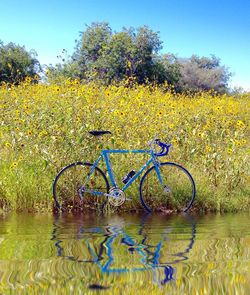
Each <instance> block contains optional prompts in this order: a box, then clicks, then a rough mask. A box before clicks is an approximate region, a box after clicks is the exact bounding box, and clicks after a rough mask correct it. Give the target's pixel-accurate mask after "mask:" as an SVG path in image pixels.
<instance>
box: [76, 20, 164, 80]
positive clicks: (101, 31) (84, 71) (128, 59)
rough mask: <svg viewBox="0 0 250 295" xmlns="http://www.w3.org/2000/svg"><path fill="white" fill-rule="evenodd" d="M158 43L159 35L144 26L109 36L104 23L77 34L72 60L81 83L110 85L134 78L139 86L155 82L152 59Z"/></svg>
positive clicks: (159, 42)
mask: <svg viewBox="0 0 250 295" xmlns="http://www.w3.org/2000/svg"><path fill="white" fill-rule="evenodd" d="M161 43H162V42H161V41H160V39H159V34H158V33H155V32H153V31H152V30H151V29H149V28H148V27H146V26H144V27H140V28H138V29H134V28H129V29H126V28H124V29H123V30H122V31H121V32H113V31H112V29H111V28H110V27H109V25H108V24H107V23H93V24H92V25H91V26H88V27H87V29H86V31H85V32H82V33H81V38H80V41H78V44H77V47H76V51H75V53H74V55H73V59H74V60H75V61H77V63H78V66H79V70H80V78H81V79H84V78H85V79H87V80H100V81H103V82H104V83H105V84H110V83H111V82H112V81H121V80H123V79H125V78H128V77H135V78H136V79H137V81H138V82H139V83H143V82H145V81H148V80H149V81H153V80H154V79H155V75H154V73H155V66H156V65H157V64H156V63H155V62H154V57H155V55H156V54H157V52H158V51H159V50H160V49H161Z"/></svg>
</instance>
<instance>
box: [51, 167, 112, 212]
mask: <svg viewBox="0 0 250 295" xmlns="http://www.w3.org/2000/svg"><path fill="white" fill-rule="evenodd" d="M91 168H92V165H91V164H89V163H81V162H77V163H73V164H71V165H69V166H67V167H65V168H64V169H62V171H61V172H60V173H59V174H58V175H57V177H56V179H55V182H54V185H53V195H54V199H55V201H56V205H57V207H59V208H60V209H61V210H63V211H69V210H70V211H72V210H73V211H82V210H84V209H102V208H103V206H104V205H105V203H106V201H107V197H105V196H104V195H95V194H91V192H90V191H98V192H103V193H107V192H108V190H109V184H108V181H107V178H106V176H105V174H104V173H103V172H102V171H101V170H100V169H99V168H95V169H94V171H93V173H92V174H91V175H90V172H91ZM83 185H84V187H85V188H86V189H87V190H88V192H84V190H83Z"/></svg>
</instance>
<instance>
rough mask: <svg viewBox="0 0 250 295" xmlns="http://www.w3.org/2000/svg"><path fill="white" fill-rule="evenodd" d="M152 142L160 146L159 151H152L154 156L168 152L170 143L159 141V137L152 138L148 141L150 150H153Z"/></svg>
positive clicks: (161, 155)
mask: <svg viewBox="0 0 250 295" xmlns="http://www.w3.org/2000/svg"><path fill="white" fill-rule="evenodd" d="M152 144H157V145H158V146H159V147H160V148H161V151H160V152H159V153H154V155H155V156H156V157H163V156H166V155H167V154H168V153H169V149H170V147H171V145H172V144H167V143H164V142H161V141H160V139H154V140H152V141H150V142H149V146H150V147H151V149H152V150H153V148H152Z"/></svg>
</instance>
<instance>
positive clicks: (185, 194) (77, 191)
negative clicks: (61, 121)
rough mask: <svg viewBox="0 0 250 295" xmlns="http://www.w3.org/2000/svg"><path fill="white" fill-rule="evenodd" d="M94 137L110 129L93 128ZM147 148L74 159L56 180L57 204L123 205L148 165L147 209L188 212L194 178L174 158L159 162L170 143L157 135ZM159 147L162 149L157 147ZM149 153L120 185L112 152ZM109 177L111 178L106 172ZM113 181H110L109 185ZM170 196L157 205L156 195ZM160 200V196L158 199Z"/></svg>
mask: <svg viewBox="0 0 250 295" xmlns="http://www.w3.org/2000/svg"><path fill="white" fill-rule="evenodd" d="M89 133H90V134H91V135H93V136H95V137H97V136H98V137H99V136H102V135H105V134H111V132H110V131H104V130H93V131H89ZM149 147H150V148H149V149H148V150H125V149H124V150H123V149H122V150H120V149H116V150H105V149H104V150H102V151H101V153H100V155H99V157H98V158H97V160H96V161H95V162H94V163H88V162H75V163H72V164H69V165H67V166H66V167H64V168H63V169H62V170H61V171H60V172H59V173H58V174H57V176H56V177H55V180H54V182H53V189H52V190H53V198H54V201H55V205H56V208H57V209H59V210H62V211H68V210H71V211H72V210H73V211H83V210H84V209H95V210H103V209H104V207H105V205H107V203H109V204H110V205H112V206H115V207H118V206H121V205H122V204H123V203H124V202H125V201H126V200H130V199H128V198H126V196H125V191H126V190H127V188H128V187H130V186H131V185H132V183H133V182H134V181H135V180H136V179H137V178H138V177H139V176H140V175H142V173H143V172H144V171H145V170H146V168H148V170H147V171H146V172H145V173H144V175H143V176H142V178H141V180H140V186H139V193H140V201H141V204H142V206H143V207H144V208H145V209H146V211H148V212H151V211H153V210H159V211H165V212H166V210H167V211H178V212H179V211H184V212H187V211H188V210H189V209H190V208H191V206H192V204H193V202H194V199H195V194H196V188H195V182H194V179H193V177H192V175H191V174H190V173H189V171H188V170H187V169H186V168H184V167H182V166H181V165H179V164H177V163H174V162H160V161H159V160H158V158H159V157H163V156H166V155H168V153H169V150H170V147H171V144H167V143H164V142H161V141H160V140H159V139H154V140H152V141H150V142H149ZM156 147H158V148H160V149H161V150H160V151H158V152H157V151H156ZM128 153H133V154H148V155H149V156H150V158H149V160H148V161H147V162H146V163H145V164H144V165H143V166H142V167H141V168H140V169H139V171H138V172H135V171H134V170H131V171H130V172H129V173H128V175H127V176H126V177H124V178H123V179H122V181H123V184H124V186H123V187H122V188H119V187H118V185H117V181H116V178H115V175H114V172H113V170H112V165H111V162H110V158H109V155H110V154H128ZM101 160H104V163H105V165H106V170H107V171H106V173H104V172H103V171H102V170H101V169H100V168H99V167H98V165H99V163H100V161H101ZM106 174H107V176H108V177H109V181H110V183H109V181H108V179H107V176H106ZM110 184H111V185H110ZM156 196H157V197H158V198H162V196H167V200H166V202H164V204H163V202H162V201H161V205H160V206H158V208H154V203H155V198H156ZM158 203H159V200H158Z"/></svg>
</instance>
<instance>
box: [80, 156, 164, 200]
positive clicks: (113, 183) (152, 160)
mask: <svg viewBox="0 0 250 295" xmlns="http://www.w3.org/2000/svg"><path fill="white" fill-rule="evenodd" d="M109 154H150V155H151V158H150V159H149V160H148V161H147V162H146V164H144V165H143V166H142V167H141V169H140V170H139V171H138V172H137V173H136V174H135V175H134V176H133V177H132V178H131V179H129V181H128V182H127V183H126V184H125V185H124V186H123V188H121V190H122V191H125V190H126V189H127V188H128V187H129V186H130V185H131V184H132V183H133V182H134V181H135V180H136V179H137V178H138V177H139V176H140V175H141V174H142V172H143V171H144V170H145V169H146V168H147V167H148V166H149V165H150V164H151V163H153V164H154V165H155V170H156V173H157V176H158V178H159V181H160V183H161V184H162V185H163V186H164V184H163V181H162V177H161V174H160V169H159V164H158V161H157V159H156V157H157V154H155V152H154V151H153V150H102V152H101V155H100V156H99V157H98V159H97V160H96V161H95V162H94V164H93V166H92V168H91V170H90V173H89V175H88V177H87V179H86V181H85V183H84V185H83V187H84V186H85V184H86V183H87V182H88V180H89V178H90V177H91V175H92V174H93V172H94V170H95V168H96V167H97V166H98V165H99V163H100V161H101V160H102V159H103V160H104V162H105V164H106V167H107V171H108V175H109V178H110V182H111V186H112V187H113V188H118V186H117V182H116V179H115V176H114V172H113V169H112V165H111V162H110V158H109ZM84 191H85V192H88V193H91V194H93V195H107V194H106V193H104V192H99V191H95V190H86V189H85V190H84Z"/></svg>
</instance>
